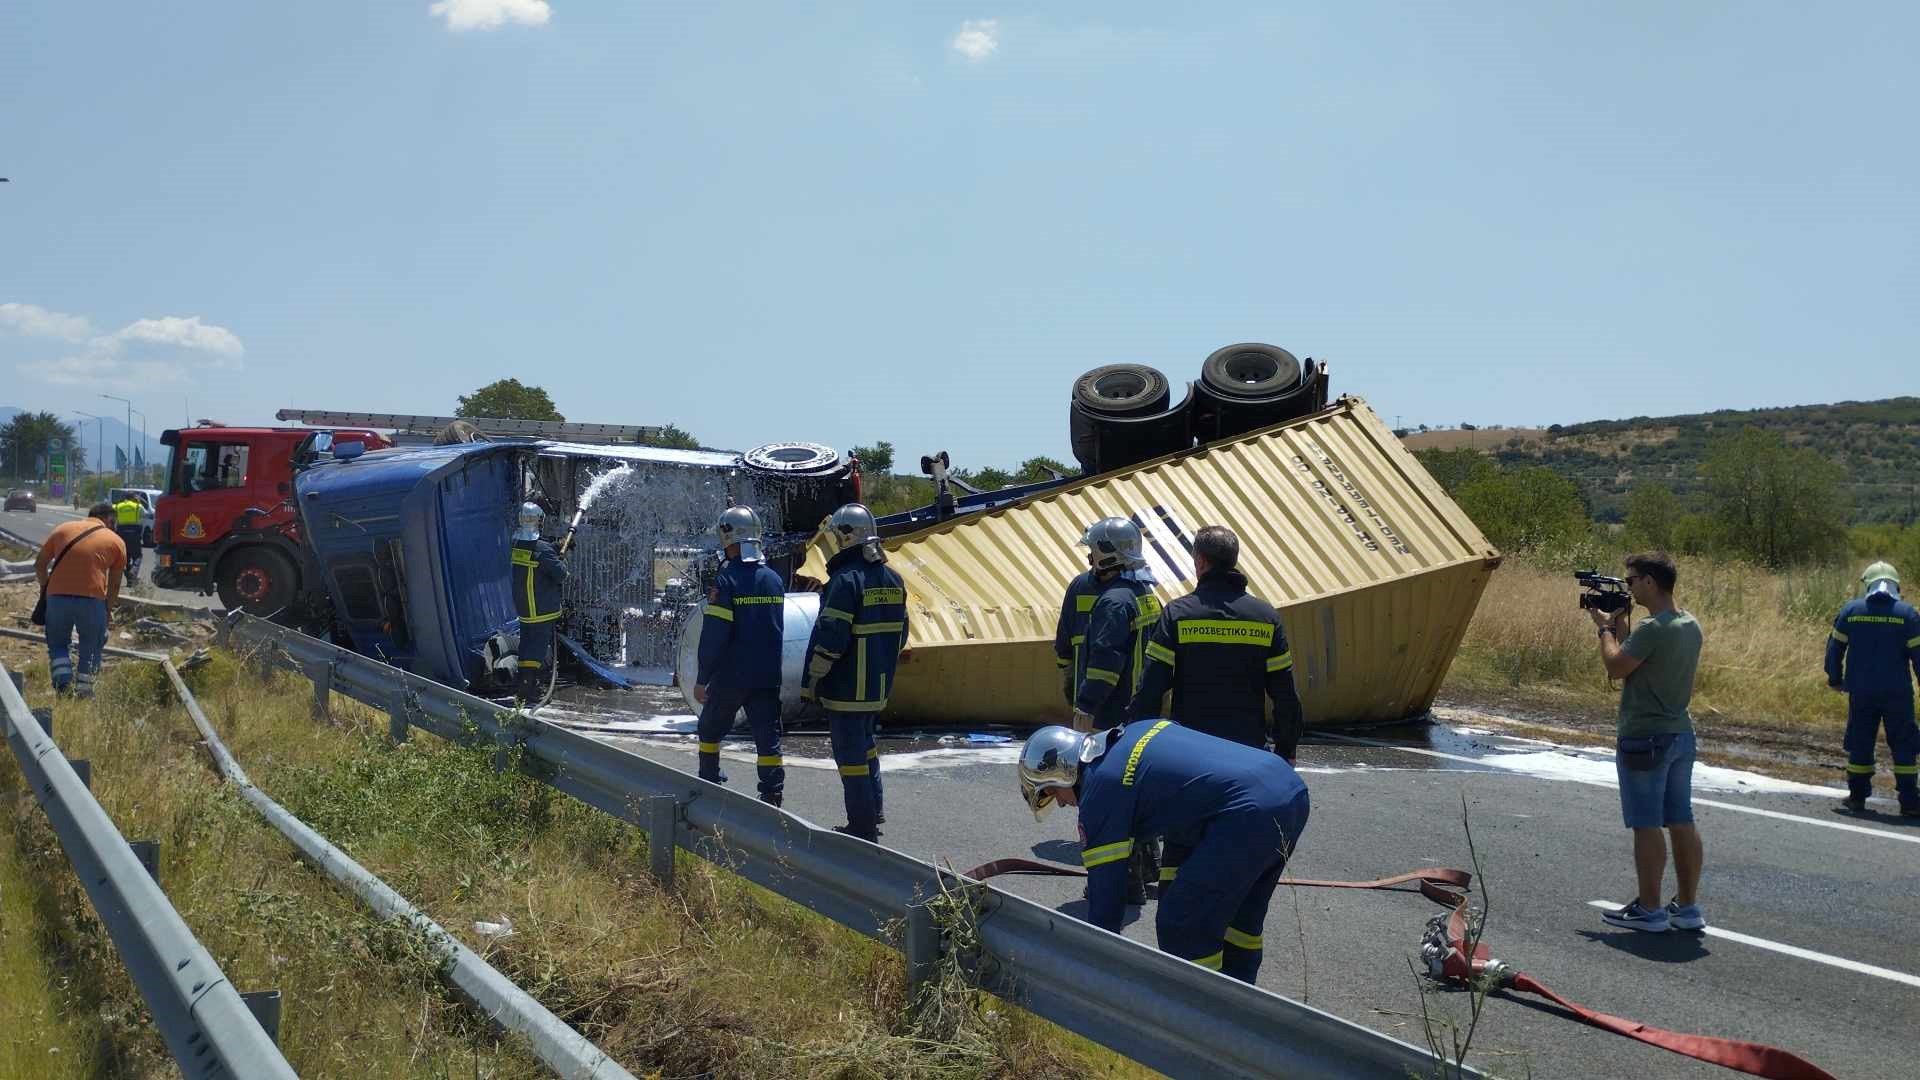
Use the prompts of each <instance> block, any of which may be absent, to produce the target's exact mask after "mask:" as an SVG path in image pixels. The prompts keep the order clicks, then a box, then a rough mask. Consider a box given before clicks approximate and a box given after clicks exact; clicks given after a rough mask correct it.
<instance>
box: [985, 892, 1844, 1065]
mask: <svg viewBox="0 0 1920 1080" xmlns="http://www.w3.org/2000/svg"><path fill="white" fill-rule="evenodd" d="M1086 873H1087V872H1086V871H1085V870H1081V869H1078V868H1076V867H1071V866H1061V865H1059V864H1057V863H1048V862H1041V861H1039V860H1036V859H996V860H994V861H993V862H990V863H987V864H985V865H983V866H976V867H974V868H973V869H972V870H969V871H967V873H966V876H967V877H970V878H974V879H976V880H985V879H987V878H991V877H997V876H999V875H1001V874H1033V875H1045V876H1050V877H1085V876H1086ZM1472 882H1473V875H1472V874H1470V873H1468V872H1467V871H1465V870H1451V869H1446V868H1443V867H1429V868H1427V869H1424V870H1414V871H1412V872H1410V873H1405V874H1400V875H1398V876H1396V877H1389V878H1380V879H1379V880H1377V881H1318V880H1312V879H1307V878H1281V879H1280V884H1282V885H1294V886H1302V887H1309V888H1319V889H1389V888H1392V887H1393V886H1395V885H1407V884H1416V885H1418V886H1419V887H1420V894H1421V895H1422V896H1425V897H1426V898H1427V899H1429V900H1432V901H1433V902H1434V903H1436V904H1439V905H1441V906H1442V907H1445V908H1446V909H1447V910H1446V911H1445V912H1443V913H1441V914H1438V915H1435V916H1434V917H1433V918H1432V919H1431V920H1430V921H1429V922H1428V923H1427V932H1426V935H1425V937H1424V938H1423V939H1422V941H1421V945H1420V954H1421V956H1422V958H1423V959H1425V960H1426V962H1427V969H1428V971H1429V973H1431V974H1432V975H1433V976H1434V977H1435V978H1438V979H1449V980H1454V981H1458V982H1462V983H1467V982H1471V981H1472V980H1473V979H1474V978H1475V977H1479V978H1482V979H1485V980H1488V981H1489V984H1490V986H1491V988H1492V989H1494V990H1512V991H1515V992H1518V993H1523V994H1533V995H1535V996H1537V997H1542V998H1545V999H1547V1000H1548V1001H1551V1002H1553V1003H1554V1004H1555V1005H1558V1006H1560V1007H1561V1008H1563V1009H1565V1010H1567V1011H1568V1012H1570V1013H1572V1014H1573V1015H1574V1016H1575V1017H1577V1018H1579V1019H1580V1020H1582V1021H1584V1022H1585V1023H1588V1024H1591V1025H1592V1026H1594V1027H1597V1028H1600V1029H1601V1030H1603V1031H1611V1032H1613V1033H1614V1034H1615V1035H1625V1036H1626V1037H1627V1038H1629V1039H1637V1040H1639V1041H1640V1042H1643V1043H1646V1044H1648V1045H1650V1046H1657V1047H1660V1048H1661V1049H1662V1050H1671V1051H1673V1052H1674V1053H1676V1054H1682V1055H1684V1056H1686V1057H1690V1058H1694V1059H1695V1060H1698V1061H1704V1062H1707V1063H1708V1064H1712V1065H1720V1066H1723V1067H1725V1068H1729V1069H1733V1070H1735V1071H1737V1072H1743V1073H1749V1074H1752V1075H1754V1076H1761V1077H1766V1078H1768V1080H1835V1077H1834V1076H1833V1075H1832V1074H1831V1073H1829V1072H1827V1071H1826V1070H1825V1069H1822V1068H1820V1067H1819V1066H1818V1065H1815V1064H1813V1063H1812V1062H1810V1061H1808V1060H1806V1059H1805V1058H1802V1057H1800V1056H1799V1055H1797V1054H1793V1053H1790V1052H1788V1051H1786V1050H1781V1049H1779V1048H1778V1047H1773V1046H1766V1045H1763V1044H1761V1043H1752V1042H1743V1041H1741V1040H1739V1039H1721V1038H1716V1037H1714V1036H1711V1035H1689V1034H1685V1033H1683V1032H1677V1031H1667V1030H1665V1029H1664V1028H1657V1027H1652V1026H1649V1025H1647V1024H1642V1023H1640V1022H1639V1021H1637V1020H1626V1019H1623V1018H1621V1017H1618V1016H1612V1015H1610V1014H1608V1013H1603V1012H1596V1011H1594V1010H1592V1009H1589V1008H1587V1007H1586V1006H1584V1005H1580V1004H1577V1003H1575V1002H1572V1001H1568V1000H1567V999H1566V998H1563V997H1561V996H1560V995H1559V994H1556V993H1554V992H1553V991H1552V990H1550V989H1548V988H1547V987H1546V986H1545V985H1543V984H1541V983H1540V982H1539V981H1538V980H1536V979H1534V978H1533V976H1531V975H1528V974H1527V973H1525V972H1523V971H1515V970H1514V969H1513V968H1512V967H1511V966H1510V965H1508V964H1506V963H1505V962H1503V961H1500V960H1495V959H1492V958H1491V957H1490V955H1489V954H1488V952H1487V946H1486V943H1485V942H1473V943H1472V946H1471V949H1469V944H1468V935H1467V900H1468V895H1467V892H1466V889H1467V887H1468V886H1469V885H1471V884H1472ZM1469 953H1471V955H1469Z"/></svg>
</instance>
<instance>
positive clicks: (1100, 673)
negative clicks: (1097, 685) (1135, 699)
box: [1087, 667, 1120, 686]
mask: <svg viewBox="0 0 1920 1080" xmlns="http://www.w3.org/2000/svg"><path fill="white" fill-rule="evenodd" d="M1087 678H1089V679H1092V680H1094V681H1096V682H1103V683H1111V684H1112V685H1114V686H1118V685H1120V673H1119V672H1117V671H1108V670H1107V669H1106V668H1097V667H1090V668H1088V669H1087Z"/></svg>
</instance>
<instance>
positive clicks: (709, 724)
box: [693, 506, 787, 806]
mask: <svg viewBox="0 0 1920 1080" xmlns="http://www.w3.org/2000/svg"><path fill="white" fill-rule="evenodd" d="M714 532H716V533H718V534H719V536H720V543H721V544H722V545H723V546H724V548H725V549H726V555H727V561H726V563H725V564H724V565H722V566H721V567H720V574H719V576H718V578H717V579H715V581H714V583H713V587H712V588H711V589H708V590H707V607H706V614H705V616H704V620H705V621H704V622H703V623H702V624H701V626H700V656H699V669H698V673H697V676H696V678H695V682H694V687H693V700H695V701H697V702H699V703H700V735H699V738H700V779H702V780H710V781H712V782H713V783H716V784H724V783H726V782H727V777H726V774H725V773H723V772H721V771H720V740H722V739H724V738H726V735H727V732H729V731H731V730H733V720H734V717H735V716H736V715H738V714H739V712H740V710H741V709H742V708H744V709H746V712H747V723H748V725H750V726H751V727H752V728H753V745H754V752H755V754H756V755H758V756H757V757H756V758H755V759H754V765H755V767H756V768H757V769H758V770H759V774H760V801H761V802H765V803H770V804H772V805H774V806H779V805H780V799H781V792H782V790H783V789H784V788H785V787H786V782H787V770H786V768H785V760H784V759H783V758H782V757H781V756H780V652H781V647H782V645H783V644H784V642H785V640H786V608H785V604H786V587H785V585H784V584H783V583H782V582H781V581H780V575H779V574H776V573H774V572H773V571H772V570H771V569H769V568H768V567H767V562H766V555H765V553H764V552H763V551H762V549H761V529H760V515H758V514H756V513H754V512H753V508H752V507H750V506H733V507H728V508H727V509H726V510H725V511H724V512H722V513H721V515H720V522H719V524H717V525H715V526H714Z"/></svg>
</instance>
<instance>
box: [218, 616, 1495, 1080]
mask: <svg viewBox="0 0 1920 1080" xmlns="http://www.w3.org/2000/svg"><path fill="white" fill-rule="evenodd" d="M223 636H224V638H225V639H226V641H227V642H228V643H229V644H230V645H231V644H240V645H253V646H258V647H262V649H263V650H269V651H268V652H267V653H266V658H267V659H268V660H269V661H270V662H272V663H275V664H277V665H278V666H281V667H283V668H288V669H291V670H295V671H299V672H301V673H303V674H305V675H306V677H307V678H308V679H310V680H311V681H312V682H313V686H314V701H315V705H316V708H319V709H324V708H325V704H326V701H327V697H328V695H329V693H332V692H338V693H341V694H345V695H346V696H348V697H350V698H353V699H354V700H357V701H360V702H363V703H365V704H368V705H372V706H374V707H376V708H380V709H384V710H385V711H386V712H387V713H388V714H389V716H390V717H391V718H392V725H393V733H394V735H395V737H396V738H405V737H406V734H407V731H408V729H409V727H419V728H422V729H424V730H427V731H430V732H432V733H434V734H436V735H438V736H440V737H442V738H444V739H447V740H449V741H453V742H458V743H466V744H481V745H499V746H510V745H515V746H518V747H519V748H520V749H521V754H520V767H521V769H522V771H525V772H527V773H528V774H529V775H531V776H534V777H535V778H537V779H540V780H542V781H544V782H546V783H548V784H550V785H551V786H553V787H554V788H556V789H558V790H560V791H563V792H565V793H567V794H569V795H572V796H573V797H575V798H577V799H579V800H580V801H582V802H585V803H587V804H588V805H591V806H594V807H597V808H598V809H600V810H602V811H604V812H606V813H608V814H610V815H612V816H614V817H616V818H619V819H621V820H623V821H627V822H629V823H631V824H634V825H637V826H641V827H644V828H647V829H649V830H650V832H651V835H652V837H653V839H654V841H655V842H654V844H653V846H654V848H655V852H654V859H655V865H656V867H658V866H659V865H660V860H661V855H662V849H663V848H664V845H663V844H662V843H661V841H664V840H666V839H667V838H669V837H670V838H671V841H672V844H673V846H674V847H678V848H684V849H686V850H688V851H690V852H692V853H694V854H696V855H699V856H701V857H703V858H706V859H708V860H710V861H712V862H714V863H716V864H717V865H720V866H723V867H725V868H726V869H728V870H731V871H733V872H735V873H737V874H739V875H741V876H742V877H745V878H747V879H748V880H750V881H753V882H755V883H757V884H759V885H762V886H764V887H766V888H767V889H770V890H772V891H773V892H776V893H778V894H780V895H782V896H784V897H786V898H787V899H789V900H792V901H794V902H796V903H799V904H801V905H803V906H805V907H808V908H811V909H812V910H814V911H816V912H818V913H820V914H822V915H825V916H827V917H828V918H831V919H833V920H834V921H836V922H839V923H841V924H842V925H844V926H847V927H849V928H851V929H854V930H857V931H859V932H860V933H863V934H866V935H868V936H871V937H875V938H878V939H880V940H882V941H887V942H888V943H890V944H896V945H897V946H898V947H901V948H902V949H903V951H904V952H905V953H906V957H907V963H908V968H909V971H910V973H915V974H924V972H926V971H927V970H928V969H930V968H931V967H932V966H933V965H934V964H936V963H937V962H938V961H939V959H940V957H939V954H938V950H939V948H940V941H939V928H938V927H937V926H935V925H933V922H932V917H931V914H930V909H929V907H928V906H927V902H928V901H929V900H930V899H933V898H938V897H940V896H942V895H943V894H949V893H960V894H963V895H965V896H966V897H968V898H970V899H971V901H972V903H973V910H974V918H975V936H976V937H977V940H978V944H979V948H978V950H977V953H974V954H971V955H960V956H957V957H953V958H952V959H953V960H956V961H957V962H958V966H959V969H960V971H961V972H962V973H963V974H964V975H965V976H966V977H967V978H968V979H969V980H970V981H971V982H972V983H973V984H974V985H975V986H978V987H979V988H980V989H983V990H986V991H989V992H991V993H993V994H995V995H996V996H998V997H1000V998H1002V999H1004V1000H1006V1001H1009V1002H1011V1003H1013V1004H1015V1005H1018V1006H1020V1007H1022V1008H1024V1009H1026V1010H1028V1011H1029V1012H1032V1013H1034V1014H1036V1015H1038V1016H1041V1017H1044V1018H1046V1019H1047V1020H1050V1021H1052V1022H1054V1023H1056V1024H1059V1025H1060V1026H1062V1027H1064V1028H1066V1029H1068V1030H1069V1031H1072V1032H1074V1033H1076V1034H1078V1035H1081V1036H1082V1037H1084V1038H1087V1039H1091V1040H1092V1041H1094V1042H1097V1043H1100V1044H1102V1045H1104V1046H1106V1047H1108V1048H1110V1049H1112V1050H1114V1051H1116V1052H1118V1053H1120V1054H1123V1055H1125V1056H1126V1057H1129V1058H1132V1059H1133V1060H1135V1061H1138V1062H1141V1063H1142V1064H1145V1065H1148V1066H1151V1067H1152V1068H1155V1069H1159V1070H1160V1071H1162V1072H1165V1073H1167V1074H1169V1075H1172V1076H1176V1077H1187V1076H1205V1077H1210V1078H1211V1077H1270V1076H1313V1077H1333V1078H1338V1077H1353V1078H1361V1077H1368V1078H1372V1077H1382V1076H1390V1077H1399V1078H1420V1077H1448V1078H1455V1077H1459V1078H1467V1077H1479V1076H1482V1075H1483V1074H1481V1073H1480V1072H1479V1071H1478V1070H1475V1069H1473V1068H1472V1067H1463V1066H1461V1065H1459V1064H1455V1063H1450V1062H1445V1061H1442V1060H1440V1059H1437V1058H1435V1057H1434V1056H1433V1055H1432V1054H1431V1053H1430V1052H1428V1051H1427V1050H1425V1049H1422V1048H1420V1047H1416V1046H1414V1045H1412V1044H1410V1043H1406V1042H1402V1041H1400V1040H1398V1039H1394V1038H1391V1037H1389V1036H1386V1035H1382V1034H1380V1033H1378V1032H1376V1031H1373V1030H1371V1029H1369V1028H1366V1027H1363V1026H1361V1025H1359V1024H1355V1023H1352V1022H1350V1021H1347V1020H1343V1019H1341V1018H1339V1017H1336V1016H1333V1015H1332V1014H1330V1013H1326V1012H1322V1011H1321V1010H1319V1009H1315V1008H1312V1007H1310V1006H1307V1005H1303V1004H1301V1003H1299V1002H1296V1001H1292V1000H1289V999H1287V998H1284V997H1281V996H1279V995H1277V994H1274V993H1271V992H1269V991H1266V990H1262V989H1259V988H1257V987H1253V986H1249V985H1247V984H1245V983H1241V982H1238V981H1236V980H1233V979H1230V978H1227V977H1225V976H1223V975H1221V974H1219V973H1217V972H1214V971H1209V970H1207V969H1205V968H1202V967H1199V966H1198V965H1195V964H1190V963H1187V962H1186V961H1184V960H1179V959H1176V958H1174V957H1172V956H1168V955H1167V954H1165V953H1162V952H1160V951H1158V950H1156V949H1152V948H1149V947H1147V946H1146V945H1143V944H1141V943H1139V942H1137V941H1133V940H1131V939H1128V938H1125V937H1122V936H1120V935H1118V934H1112V933H1108V932H1107V931H1105V930H1101V929H1098V928H1096V927H1094V926H1092V925H1089V924H1087V923H1084V922H1081V921H1079V920H1077V919H1074V918H1071V917H1069V916H1066V915H1063V914H1061V913H1059V912H1057V911H1054V910H1052V909H1051V908H1047V907H1043V906H1041V905H1039V904H1035V903H1033V902H1032V901H1029V900H1026V899H1024V898H1022V897H1018V896H1014V895H1012V894H1010V893H1007V892H1003V891H1001V890H999V889H996V888H993V887H992V886H990V885H986V884H984V883H980V882H975V881H972V880H970V879H966V878H964V877H962V876H961V875H958V874H955V873H952V872H949V871H944V870H941V869H939V868H936V867H934V866H933V865H931V864H929V863H926V862H922V861H921V860H918V859H914V858H911V857H909V856H907V855H904V854H901V853H900V852H897V851H893V850H891V849H888V848H884V847H880V846H878V845H875V844H869V843H867V842H865V841H862V840H856V839H853V838H852V837H848V836H843V835H841V834H839V833H836V832H832V831H829V830H824V829H818V828H815V827H814V826H812V825H810V824H809V823H807V822H805V821H803V820H801V819H799V818H796V817H794V816H792V815H790V814H787V813H785V812H783V811H781V810H779V809H776V808H774V807H771V806H768V805H766V804H764V803H762V802H760V801H759V800H757V799H753V798H749V797H747V796H745V795H742V794H740V793H738V792H735V791H730V790H728V789H727V788H724V787H721V786H719V785H715V784H708V783H705V782H704V781H701V780H698V779H696V778H695V777H693V776H690V775H688V774H687V773H683V772H680V771H679V770H677V769H673V768H670V767H668V766H666V765H662V764H660V763H658V762H655V761H651V760H648V759H646V758H643V757H640V756H638V755H636V754H629V753H626V752H625V751H622V750H619V749H618V748H616V747H613V746H611V745H609V744H607V743H604V742H601V741H599V740H597V739H593V738H589V737H588V736H585V735H581V734H578V733H576V732H573V731H569V730H567V729H565V728H561V727H558V726H556V725H553V724H549V723H546V722H544V721H541V720H538V719H535V718H531V717H527V716H524V715H522V714H519V713H516V712H513V711H511V710H506V709H502V708H501V707H500V706H498V705H496V704H494V703H492V702H489V701H485V700H483V699H481V698H477V697H474V696H472V695H470V694H465V693H462V692H460V691H457V690H454V689H452V688H450V687H446V686H443V685H441V684H439V683H436V682H432V681H431V680H428V679H425V678H421V677H419V676H416V675H413V674H410V673H408V672H404V671H401V670H399V669H397V668H393V667H390V666H388V665H386V664H382V663H379V662H378V661H375V660H371V659H369V658H367V657H364V656H361V655H359V654H358V653H354V652H351V651H349V650H346V649H341V648H338V647H336V646H334V645H331V644H329V643H326V642H323V641H318V640H316V639H314V638H311V637H307V636H305V635H303V634H300V633H298V632H295V631H293V630H289V629H286V628H285V627H280V626H276V625H274V624H272V623H269V622H265V621H263V620H260V619H255V618H252V617H250V616H245V615H240V616H236V617H235V618H234V619H233V621H231V622H230V623H228V624H227V625H226V627H225V629H224V631H223ZM665 850H671V849H665ZM670 868H671V862H670V860H669V861H668V863H667V869H668V870H669V871H670ZM903 924H904V926H905V928H906V932H905V934H904V940H900V941H893V940H890V939H892V938H893V937H894V936H895V935H894V933H893V931H894V930H895V929H896V928H898V927H900V926H902V925H903Z"/></svg>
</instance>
